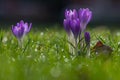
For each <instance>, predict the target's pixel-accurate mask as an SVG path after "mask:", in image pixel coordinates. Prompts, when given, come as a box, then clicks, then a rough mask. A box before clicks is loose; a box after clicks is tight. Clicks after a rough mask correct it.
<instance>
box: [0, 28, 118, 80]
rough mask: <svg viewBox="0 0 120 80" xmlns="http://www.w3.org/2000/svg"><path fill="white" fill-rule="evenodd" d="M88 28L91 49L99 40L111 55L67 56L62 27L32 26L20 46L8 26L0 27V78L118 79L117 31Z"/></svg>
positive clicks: (1, 79)
mask: <svg viewBox="0 0 120 80" xmlns="http://www.w3.org/2000/svg"><path fill="white" fill-rule="evenodd" d="M88 31H90V33H91V48H92V47H93V46H94V45H95V44H96V42H97V41H98V40H101V41H102V42H103V43H104V44H106V45H108V46H110V47H111V48H112V49H113V52H112V56H111V57H109V58H107V59H104V58H103V57H96V56H93V57H91V58H86V57H83V56H77V57H75V56H72V55H70V52H69V49H68V42H67V35H66V33H65V31H64V30H63V29H59V28H44V29H38V28H36V29H35V28H32V30H31V32H30V33H29V34H28V35H27V36H26V37H25V39H24V47H23V48H20V47H19V45H18V42H17V39H16V38H15V37H14V36H13V35H12V32H11V31H10V29H7V30H4V29H1V30H0V80H101V79H103V80H119V79H120V76H119V75H120V68H119V67H120V49H119V47H120V32H119V31H117V32H116V31H114V32H113V31H112V33H111V31H110V30H109V29H101V28H97V29H88ZM91 54H93V53H91Z"/></svg>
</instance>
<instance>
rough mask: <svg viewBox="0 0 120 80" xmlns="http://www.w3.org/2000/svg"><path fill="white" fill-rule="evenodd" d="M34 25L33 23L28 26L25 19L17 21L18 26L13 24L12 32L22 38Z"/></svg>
mask: <svg viewBox="0 0 120 80" xmlns="http://www.w3.org/2000/svg"><path fill="white" fill-rule="evenodd" d="M31 27H32V23H30V25H29V26H28V23H24V21H23V20H21V21H20V22H19V23H17V25H16V26H13V25H12V32H13V34H14V35H15V37H17V38H18V39H21V38H22V37H23V36H24V35H26V34H27V33H28V32H29V31H30V29H31Z"/></svg>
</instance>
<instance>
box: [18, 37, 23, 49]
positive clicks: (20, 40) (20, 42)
mask: <svg viewBox="0 0 120 80" xmlns="http://www.w3.org/2000/svg"><path fill="white" fill-rule="evenodd" d="M22 43H23V41H22V39H18V45H19V46H20V48H22V47H23V44H22Z"/></svg>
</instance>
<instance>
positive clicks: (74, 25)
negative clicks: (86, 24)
mask: <svg viewBox="0 0 120 80" xmlns="http://www.w3.org/2000/svg"><path fill="white" fill-rule="evenodd" d="M70 26H71V31H72V32H73V34H74V36H75V37H76V38H77V37H78V34H79V33H80V22H79V19H74V20H71V21H70Z"/></svg>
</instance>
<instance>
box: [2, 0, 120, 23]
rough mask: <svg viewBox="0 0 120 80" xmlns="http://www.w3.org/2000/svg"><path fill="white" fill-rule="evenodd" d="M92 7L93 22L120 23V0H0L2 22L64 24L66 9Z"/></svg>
mask: <svg viewBox="0 0 120 80" xmlns="http://www.w3.org/2000/svg"><path fill="white" fill-rule="evenodd" d="M87 7H88V8H90V10H91V11H92V12H93V18H92V21H91V24H119V22H120V0H0V23H13V22H14V23H15V22H18V21H20V20H21V19H22V20H24V21H28V22H33V23H35V24H46V23H53V24H54V23H58V24H62V20H63V18H64V11H65V9H66V8H67V9H73V8H75V9H79V8H87Z"/></svg>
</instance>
